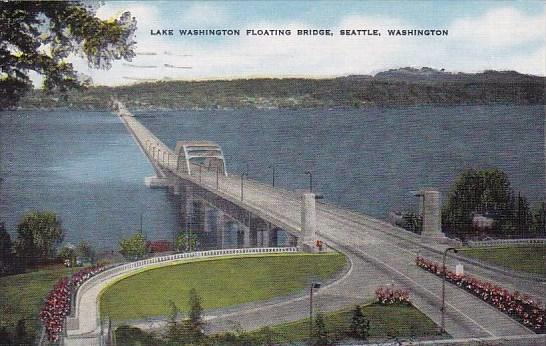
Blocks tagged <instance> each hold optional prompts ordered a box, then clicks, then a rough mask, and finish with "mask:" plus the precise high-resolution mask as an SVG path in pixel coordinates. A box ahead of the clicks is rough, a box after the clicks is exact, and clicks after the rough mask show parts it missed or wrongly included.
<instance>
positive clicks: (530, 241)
mask: <svg viewBox="0 0 546 346" xmlns="http://www.w3.org/2000/svg"><path fill="white" fill-rule="evenodd" d="M503 245H522V246H525V245H546V238H536V239H493V240H480V241H471V240H469V241H468V246H470V247H487V246H503Z"/></svg>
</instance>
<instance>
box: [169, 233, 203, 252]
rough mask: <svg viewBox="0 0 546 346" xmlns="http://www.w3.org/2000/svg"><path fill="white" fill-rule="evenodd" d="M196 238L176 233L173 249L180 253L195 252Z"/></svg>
mask: <svg viewBox="0 0 546 346" xmlns="http://www.w3.org/2000/svg"><path fill="white" fill-rule="evenodd" d="M198 245H199V244H198V241H197V236H196V235H195V234H186V233H183V232H180V233H178V235H177V236H176V239H175V241H174V248H175V250H177V251H180V252H188V251H194V250H197V247H198Z"/></svg>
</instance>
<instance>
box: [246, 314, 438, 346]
mask: <svg viewBox="0 0 546 346" xmlns="http://www.w3.org/2000/svg"><path fill="white" fill-rule="evenodd" d="M362 312H363V314H364V316H365V317H366V319H368V320H370V335H369V337H370V338H382V339H384V338H394V337H399V338H409V337H426V336H436V335H438V326H437V325H436V324H435V323H434V322H432V320H430V319H429V318H428V317H427V316H426V315H425V314H423V313H422V312H421V311H419V310H417V309H416V308H414V307H412V306H408V305H398V304H396V305H380V304H371V305H366V306H364V307H363V309H362ZM323 316H324V320H325V325H326V329H327V331H328V333H329V337H330V338H334V339H336V340H340V339H343V338H346V335H348V334H349V333H350V326H351V318H352V309H344V310H340V311H335V312H329V313H324V314H323ZM271 329H272V331H273V333H274V335H275V336H274V339H276V342H278V343H283V344H284V343H289V342H294V341H303V340H306V339H308V337H309V319H305V320H301V321H296V322H291V323H286V324H280V325H277V326H273V327H272V328H271ZM254 333H259V331H257V332H254Z"/></svg>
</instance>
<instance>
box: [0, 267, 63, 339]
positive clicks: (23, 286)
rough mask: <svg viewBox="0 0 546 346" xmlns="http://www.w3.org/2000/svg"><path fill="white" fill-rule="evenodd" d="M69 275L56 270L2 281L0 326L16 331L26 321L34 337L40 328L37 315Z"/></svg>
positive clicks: (38, 271)
mask: <svg viewBox="0 0 546 346" xmlns="http://www.w3.org/2000/svg"><path fill="white" fill-rule="evenodd" d="M68 275H70V269H68V268H64V267H63V266H54V267H51V268H48V269H40V270H36V271H33V272H29V273H25V274H18V275H10V276H5V277H2V278H0V326H6V327H7V328H8V330H11V331H13V328H14V326H15V325H16V324H17V321H18V320H19V319H21V318H24V319H25V323H26V328H27V330H28V331H29V332H31V333H34V332H35V331H36V330H38V328H39V327H40V325H41V324H40V320H39V318H38V313H39V311H40V308H41V307H42V304H43V301H44V298H45V296H46V295H47V293H48V292H49V291H50V290H51V289H52V288H53V285H54V284H55V283H56V282H57V280H59V279H60V278H62V277H64V276H68Z"/></svg>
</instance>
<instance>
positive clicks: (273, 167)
mask: <svg viewBox="0 0 546 346" xmlns="http://www.w3.org/2000/svg"><path fill="white" fill-rule="evenodd" d="M267 168H271V169H272V170H273V176H272V178H273V179H272V182H271V186H273V187H275V165H271V166H269V167H267Z"/></svg>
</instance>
